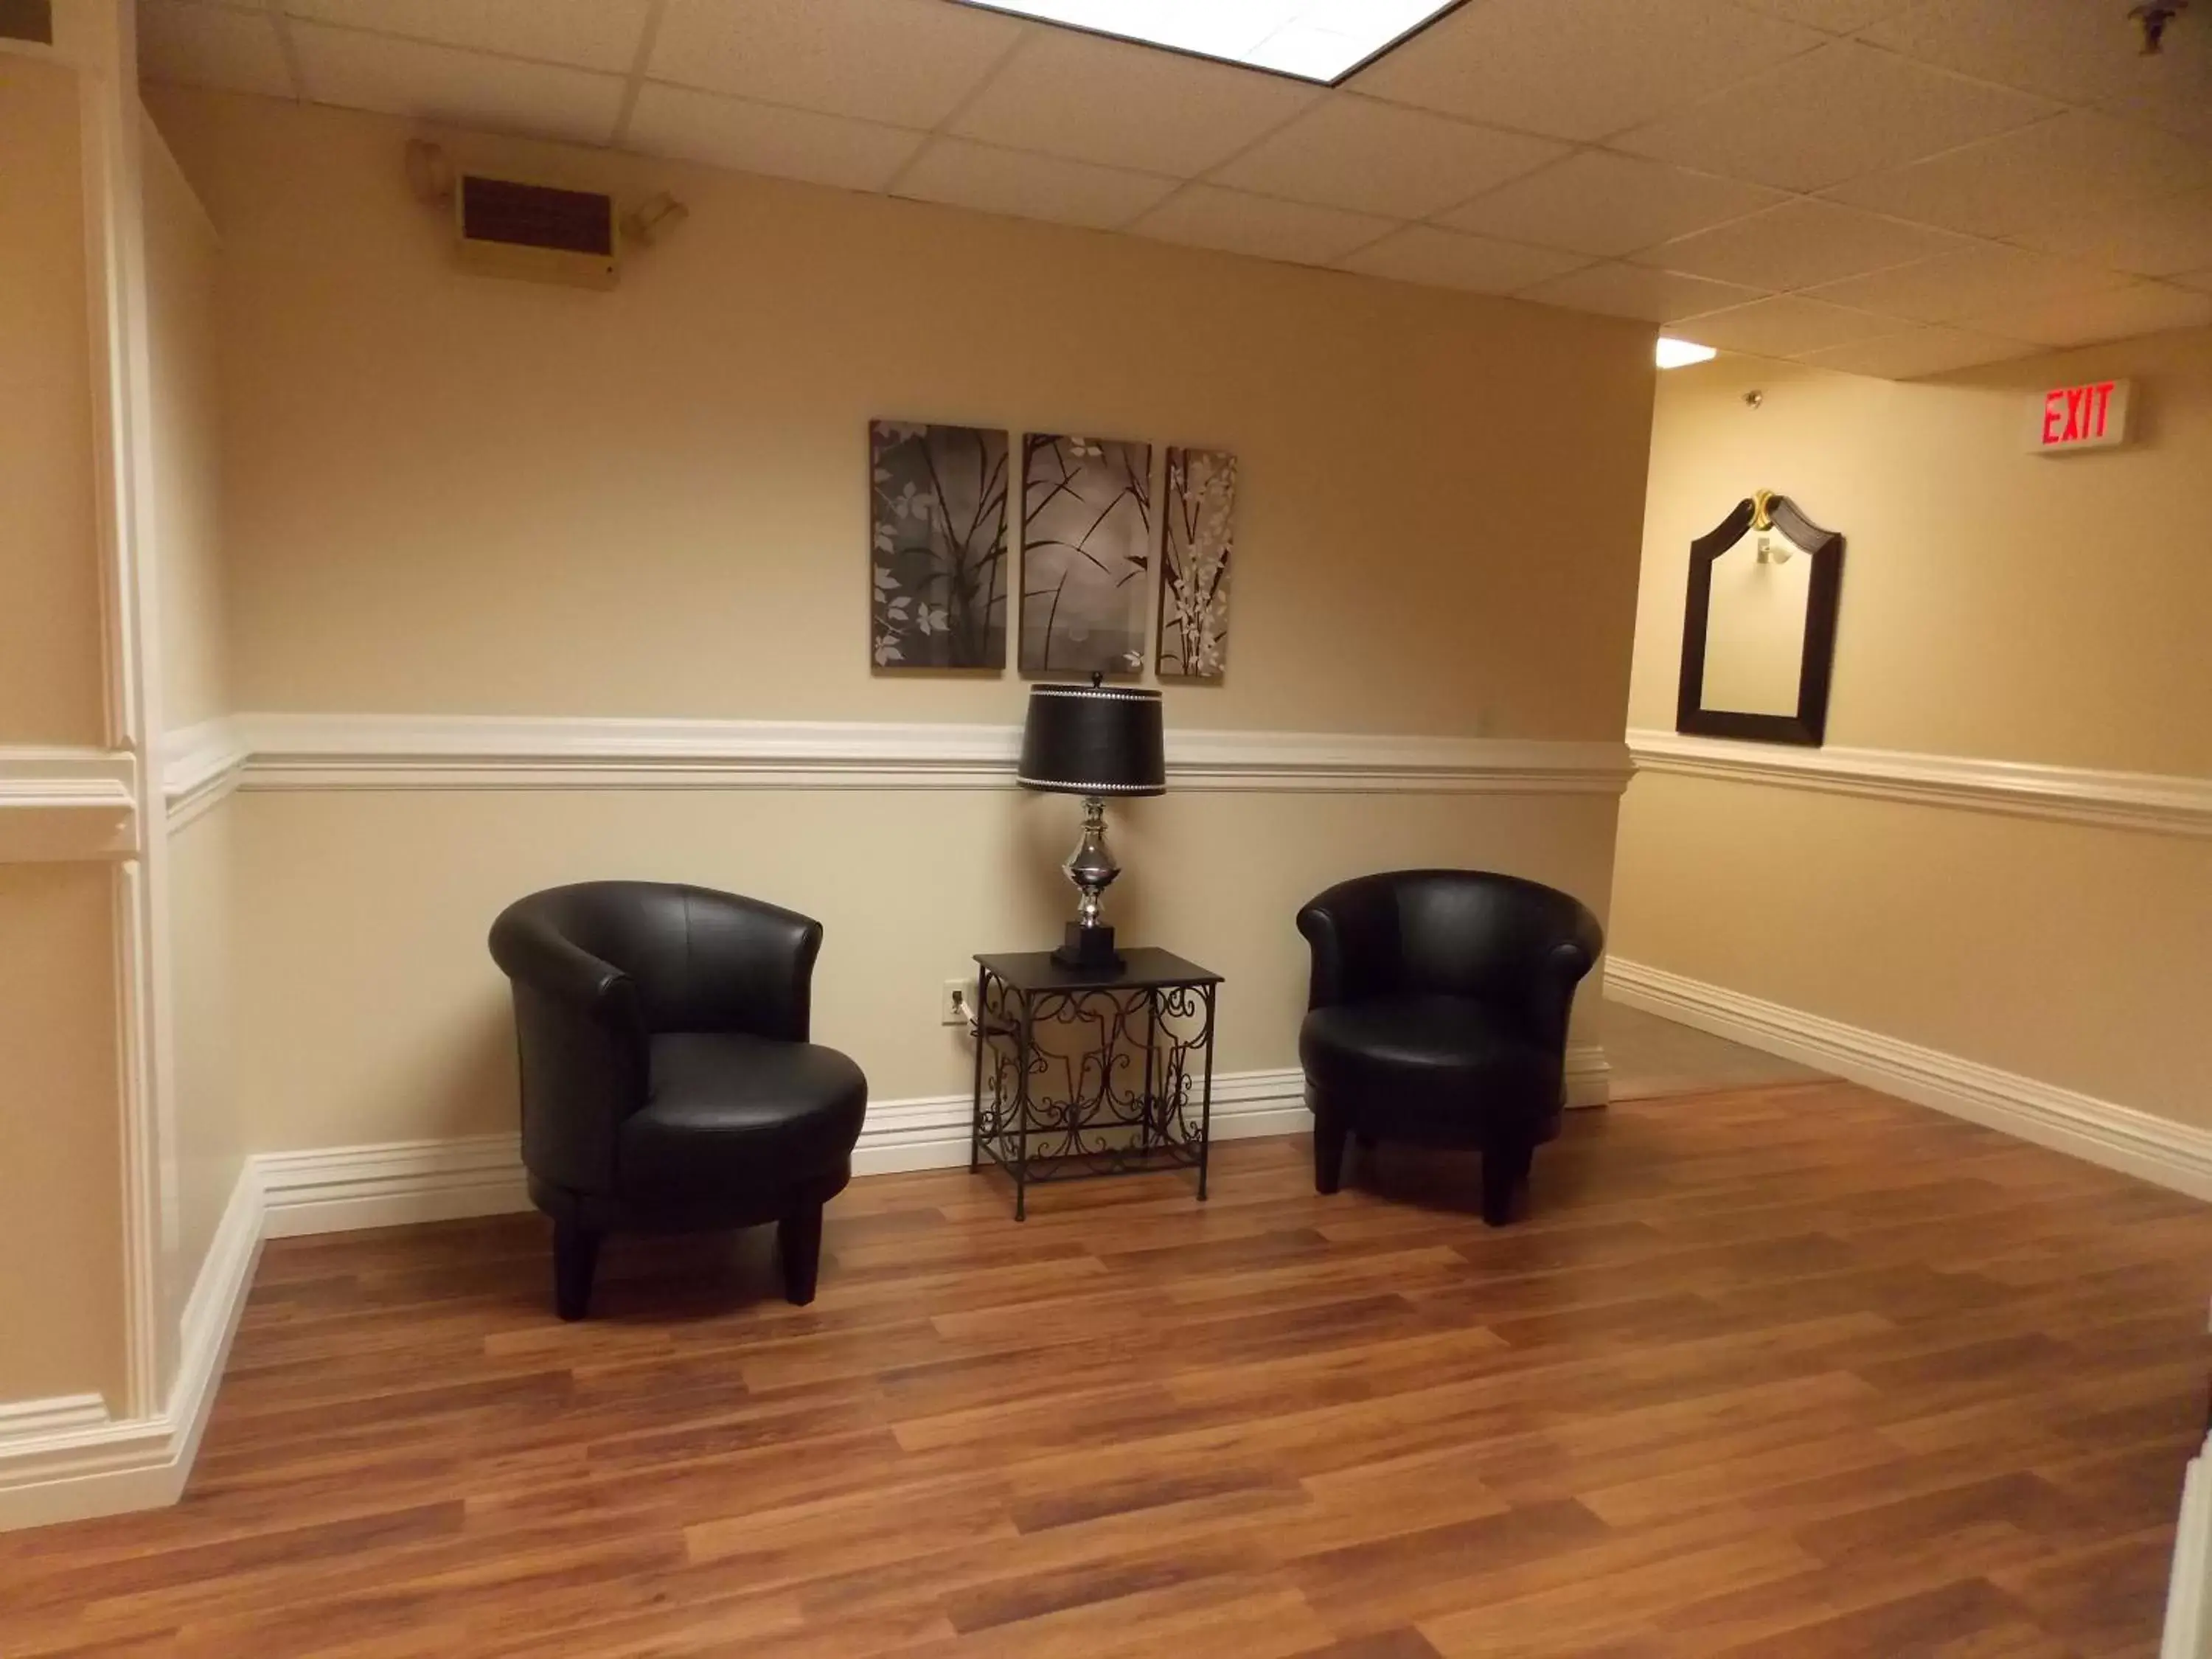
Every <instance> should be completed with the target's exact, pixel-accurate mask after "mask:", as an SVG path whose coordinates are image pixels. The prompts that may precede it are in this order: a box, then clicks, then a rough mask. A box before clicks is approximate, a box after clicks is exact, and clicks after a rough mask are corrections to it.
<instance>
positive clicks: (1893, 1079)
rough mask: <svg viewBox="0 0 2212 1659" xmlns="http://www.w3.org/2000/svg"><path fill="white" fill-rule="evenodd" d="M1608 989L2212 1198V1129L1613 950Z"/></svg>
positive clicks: (1647, 1007) (1772, 1050) (1888, 1090)
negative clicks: (1615, 953) (1711, 982)
mask: <svg viewBox="0 0 2212 1659" xmlns="http://www.w3.org/2000/svg"><path fill="white" fill-rule="evenodd" d="M1605 982H1606V994H1607V996H1609V997H1611V998H1612V999H1613V1000H1615V1001H1617V1002H1624V1003H1626V1004H1627V1005H1628V1006H1630V1007H1632V1008H1640V1009H1642V1010H1644V1012H1646V1013H1653V1014H1658V1015H1661V1016H1662V1017H1663V1018H1668V1019H1674V1020H1680V1022H1681V1023H1682V1024H1685V1025H1694V1026H1696V1027H1697V1028H1698V1029H1699V1030H1702V1031H1710V1032H1711V1033H1712V1034H1713V1035H1714V1036H1723V1037H1728V1038H1729V1039H1730V1040H1732V1041H1734V1042H1741V1043H1747V1044H1748V1045H1749V1046H1750V1047H1752V1048H1760V1049H1764V1050H1765V1051H1766V1052H1767V1053H1768V1054H1780V1055H1782V1056H1784V1058H1785V1059H1789V1060H1797V1061H1799V1062H1800V1063H1801V1064H1803V1065H1807V1066H1817V1067H1819V1068H1820V1070H1822V1071H1826V1072H1832V1073H1835V1074H1836V1075H1837V1076H1838V1077H1843V1078H1848V1079H1850V1080H1851V1081H1852V1082H1854V1083H1861V1084H1864V1085H1866V1086H1867V1087H1869V1088H1870V1089H1879V1090H1881V1091H1882V1092H1883V1093H1885V1094H1891V1095H1895V1096H1897V1097H1899V1098H1900V1099H1904V1100H1910V1101H1912V1102H1914V1103H1917V1104H1919V1105H1922V1106H1929V1107H1933V1108H1934V1109H1936V1110H1937V1111H1939V1112H1948V1113H1949V1114H1950V1115H1953V1116H1954V1117H1962V1118H1966V1119H1967V1120H1968V1121H1971V1122H1974V1123H1980V1124H1984V1125H1986V1126H1987V1127H1990V1128H1992V1129H2001V1130H2002V1131H2004V1132H2005V1133H2008V1134H2012V1135H2017V1136H2018V1137H2019V1138H2020V1139H2022V1140H2032V1141H2033V1142H2034V1143H2035V1144H2036V1145H2038V1146H2048V1147H2051V1148H2052V1149H2053V1150H2054V1151H2057V1152H2068V1153H2071V1154H2072V1155H2073V1156H2074V1157H2075V1158H2084V1159H2087V1161H2088V1162H2090V1163H2092V1164H2103V1165H2104V1166H2105V1167H2106V1169H2110V1170H2121V1171H2123V1172H2124V1173H2125V1174H2128V1175H2131V1176H2139V1177H2140V1178H2141V1179H2142V1180H2145V1181H2149V1182H2155V1183H2157V1184H2158V1185H2159V1186H2161V1187H2170V1188H2172V1189H2173V1190H2175V1191H2176V1192H2182V1193H2187V1194H2190V1195H2191V1197H2193V1198H2202V1199H2212V1131H2208V1130H2204V1129H2198V1128H2193V1127H2191V1126H2189V1125H2188V1124H2185V1123H2176V1122H2174V1121H2172V1120H2171V1119H2169V1118H2163V1117H2158V1116H2155V1115H2153V1114H2151V1113H2149V1112H2142V1111H2138V1110H2136V1109H2135V1108H2134V1107H2131V1106H2122V1105H2118V1104H2117V1103H2113V1102H2112V1101H2109V1100H2099V1099H2098V1098H2096V1097H2094V1096H2093V1095H2085V1094H2081V1093H2078V1092H2076V1091H2074V1090H2071V1089H2063V1088H2060V1087H2059V1086H2058V1085H2056V1084H2051V1083H2041V1082H2039V1081H2037V1080H2036V1079H2033V1078H2029V1077H2022V1076H2021V1075H2020V1074H2019V1073H2015V1072H2005V1071H2000V1070H1999V1069H1998V1068H1997V1067H1996V1066H1984V1064H1982V1063H1981V1062H1980V1061H1979V1060H1966V1059H1962V1058H1961V1057H1960V1056H1959V1055H1957V1054H1945V1053H1943V1052H1942V1051H1941V1050H1940V1049H1935V1048H1922V1047H1920V1046H1919V1045H1918V1044H1917V1043H1911V1042H1905V1041H1903V1040H1901V1039H1900V1038H1897V1037H1893V1036H1883V1035H1882V1034H1881V1032H1879V1031H1869V1030H1864V1029H1863V1028H1862V1027H1859V1026H1856V1025H1845V1024H1843V1023H1842V1022H1840V1021H1838V1020H1832V1019H1827V1018H1823V1017H1822V1016H1820V1015H1819V1014H1812V1013H1807V1012H1804V1011H1803V1010H1802V1009H1798V1008H1790V1007H1787V1006H1784V1005H1783V1004H1781V1003H1778V1002H1768V1001H1765V1000H1763V999H1761V998H1759V997H1754V996H1747V995H1746V994H1744V993H1742V992H1741V991H1731V990H1729V989H1727V988H1725V987H1722V986H1718V985H1709V984H1706V983H1705V982H1704V981H1700V980H1693V979H1689V978H1686V977H1685V976H1684V975H1680V974H1674V973H1669V972H1668V971H1667V970H1666V969H1663V968H1654V967H1650V966H1649V965H1648V964H1646V963H1640V962H1628V961H1624V960H1623V959H1622V958H1620V957H1607V962H1606V981H1605Z"/></svg>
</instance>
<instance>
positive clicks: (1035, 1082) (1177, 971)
mask: <svg viewBox="0 0 2212 1659" xmlns="http://www.w3.org/2000/svg"><path fill="white" fill-rule="evenodd" d="M975 962H976V965H977V972H976V975H975V1015H976V1026H975V1125H974V1133H973V1137H972V1139H971V1141H970V1144H969V1158H968V1167H969V1169H970V1170H980V1169H981V1168H982V1167H983V1162H984V1160H985V1159H986V1158H987V1159H989V1160H990V1161H991V1162H993V1163H994V1164H998V1165H1000V1167H1001V1168H1003V1169H1004V1170H1006V1172H1007V1173H1008V1174H1009V1175H1011V1176H1013V1178H1014V1219H1015V1220H1017V1221H1021V1220H1024V1219H1026V1218H1027V1217H1028V1215H1029V1189H1030V1187H1031V1186H1033V1185H1036V1184H1039V1183H1042V1182H1053V1181H1073V1180H1080V1179H1084V1178H1086V1177H1089V1176H1110V1175H1135V1174H1139V1173H1142V1172H1144V1171H1146V1170H1197V1171H1198V1195H1199V1197H1200V1199H1201V1200H1203V1199H1204V1198H1205V1196H1206V1146H1207V1139H1208V1136H1209V1134H1210V1133H1211V1130H1212V1118H1213V1020H1214V1010H1215V1005H1216V1002H1217V1000H1218V991H1219V988H1220V986H1221V975H1218V974H1216V973H1212V972H1209V971H1208V970H1207V969H1204V968H1201V967H1200V966H1199V965H1198V964H1197V963H1194V962H1186V961H1185V960H1184V959H1183V958H1182V957H1179V956H1176V955H1174V954H1173V953H1172V952H1170V951H1156V950H1137V951H1127V952H1125V953H1124V958H1123V962H1122V965H1121V967H1119V968H1116V969H1097V970H1084V969H1072V968H1063V967H1061V966H1060V964H1059V963H1056V962H1054V960H1053V959H1052V953H1051V952H1050V951H1023V952H1019V953H1017V954H1013V955H1003V956H979V957H976V958H975ZM1041 1039H1042V1040H1041Z"/></svg>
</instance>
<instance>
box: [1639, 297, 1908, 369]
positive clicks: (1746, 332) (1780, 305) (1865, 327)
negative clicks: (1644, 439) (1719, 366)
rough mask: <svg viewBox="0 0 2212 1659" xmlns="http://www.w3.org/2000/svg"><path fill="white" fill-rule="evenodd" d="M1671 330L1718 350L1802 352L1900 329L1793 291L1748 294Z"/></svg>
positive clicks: (1776, 353) (1786, 354)
mask: <svg viewBox="0 0 2212 1659" xmlns="http://www.w3.org/2000/svg"><path fill="white" fill-rule="evenodd" d="M1674 331H1675V332H1676V333H1678V334H1680V336H1681V337H1683V338H1684V339H1686V340H1695V341H1696V342H1697V343H1699V345H1709V346H1712V347H1715V348H1717V349H1719V350H1722V351H1748V352H1750V353H1751V354H1752V355H1753V356H1759V357H1801V356H1804V355H1805V354H1806V353H1807V352H1811V351H1825V350H1827V349H1830V348H1832V347H1834V346H1840V345H1850V344H1853V343H1857V342H1858V341H1862V340H1871V339H1875V338H1877V337H1880V336H1881V335H1884V334H1896V333H1899V332H1901V331H1902V330H1901V329H1900V327H1899V325H1898V324H1897V323H1895V322H1893V321H1892V320H1891V319H1889V318H1887V317H1869V316H1868V315H1867V314H1866V313H1864V312H1863V311H1846V310H1845V309H1844V307H1841V306H1832V305H1824V304H1822V303H1821V302H1820V301H1818V300H1808V299H1804V298H1802V297H1801V296H1800V295H1795V294H1778V295H1775V296H1774V297H1773V298H1771V299H1768V300H1753V301H1752V302H1751V303H1750V304H1749V305H1747V306H1737V307H1734V308H1733V309H1731V310H1728V311H1716V312H1713V313H1711V314H1710V315H1708V316H1704V317H1694V318H1691V319H1687V320H1686V321H1684V322H1681V323H1680V324H1677V325H1675V327H1674Z"/></svg>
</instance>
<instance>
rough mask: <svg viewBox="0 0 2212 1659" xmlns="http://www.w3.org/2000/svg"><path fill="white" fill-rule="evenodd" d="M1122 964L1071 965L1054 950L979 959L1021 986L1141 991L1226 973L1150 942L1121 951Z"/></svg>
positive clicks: (1211, 981)
mask: <svg viewBox="0 0 2212 1659" xmlns="http://www.w3.org/2000/svg"><path fill="white" fill-rule="evenodd" d="M1121 958H1122V960H1121V966H1120V967H1119V968H1066V967H1062V966H1061V965H1060V963H1057V962H1054V960H1053V959H1052V952H1051V951H1010V952H1003V953H1000V954H997V955H993V956H978V957H976V958H975V960H976V961H977V962H979V963H981V964H982V965H983V966H984V967H985V968H986V969H989V970H990V973H991V975H992V976H993V977H994V978H995V979H997V980H999V981H1001V982H1002V983H1004V984H1005V985H1006V987H1008V988H1009V989H1010V990H1015V991H1024V992H1028V991H1123V990H1127V991H1135V990H1146V989H1150V988H1152V987H1158V986H1165V985H1218V984H1220V983H1221V975H1218V974H1217V973H1215V972H1213V971H1212V969H1206V968H1201V967H1200V966H1199V965H1198V964H1197V963H1194V962H1191V961H1189V960H1188V959H1186V958H1185V957H1179V956H1177V955H1176V954H1175V952H1174V951H1162V950H1158V949H1156V948H1154V947H1152V946H1150V945H1145V946H1139V948H1137V949H1135V950H1131V951H1122V952H1121Z"/></svg>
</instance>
